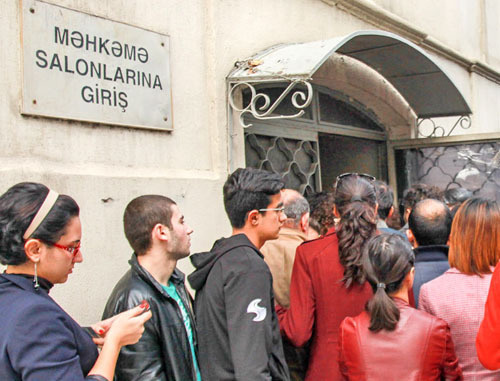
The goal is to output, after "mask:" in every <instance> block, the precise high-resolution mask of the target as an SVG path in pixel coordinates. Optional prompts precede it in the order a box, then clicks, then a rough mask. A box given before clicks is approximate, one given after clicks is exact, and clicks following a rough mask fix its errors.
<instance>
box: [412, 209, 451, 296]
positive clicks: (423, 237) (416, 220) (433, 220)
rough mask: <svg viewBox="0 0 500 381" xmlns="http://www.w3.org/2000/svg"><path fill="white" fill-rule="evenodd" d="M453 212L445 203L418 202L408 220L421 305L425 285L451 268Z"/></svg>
mask: <svg viewBox="0 0 500 381" xmlns="http://www.w3.org/2000/svg"><path fill="white" fill-rule="evenodd" d="M451 221H452V217H451V212H450V209H449V208H448V207H447V206H446V204H445V203H444V202H441V201H438V200H434V199H425V200H422V201H420V202H418V203H417V204H416V205H415V206H414V207H413V209H412V211H411V213H410V216H409V218H408V224H409V230H408V231H407V235H408V239H409V240H410V243H411V244H412V245H413V251H414V253H415V279H414V281H413V294H414V295H415V301H416V303H417V305H418V297H419V293H420V287H421V286H422V284H424V283H426V282H429V281H430V280H432V279H434V278H437V277H438V276H440V275H441V274H443V273H444V272H445V271H446V270H448V269H449V268H450V265H449V264H448V245H447V244H448V238H449V236H450V230H451Z"/></svg>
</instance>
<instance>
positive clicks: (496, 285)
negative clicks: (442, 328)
mask: <svg viewBox="0 0 500 381" xmlns="http://www.w3.org/2000/svg"><path fill="white" fill-rule="evenodd" d="M476 349H477V356H478V357H479V361H481V364H483V366H484V367H485V368H488V369H491V370H493V369H500V263H499V264H497V266H496V267H495V271H494V272H493V276H492V277H491V283H490V290H489V292H488V298H487V299H486V305H485V307H484V319H483V321H482V323H481V325H480V326H479V331H478V333H477V338H476Z"/></svg>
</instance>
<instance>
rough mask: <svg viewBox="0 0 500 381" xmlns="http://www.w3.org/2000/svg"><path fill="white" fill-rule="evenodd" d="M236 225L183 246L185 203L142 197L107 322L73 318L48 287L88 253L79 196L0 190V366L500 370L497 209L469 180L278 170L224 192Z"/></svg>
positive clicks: (404, 373) (255, 376) (92, 375)
mask: <svg viewBox="0 0 500 381" xmlns="http://www.w3.org/2000/svg"><path fill="white" fill-rule="evenodd" d="M223 200H224V207H225V210H226V213H227V216H228V218H229V222H230V224H231V227H232V234H231V235H230V236H229V237H227V238H221V239H219V240H217V241H215V243H214V245H213V247H212V248H211V249H210V250H209V251H207V252H202V253H196V254H193V255H191V256H190V260H191V262H192V264H193V266H194V268H195V270H194V271H193V272H192V273H191V274H190V275H189V276H188V277H187V281H188V282H189V284H190V286H191V287H192V289H193V290H194V291H195V295H194V299H193V298H192V296H191V294H190V293H189V291H188V290H187V288H186V280H185V276H184V274H183V273H182V272H181V271H180V270H179V269H178V268H177V261H178V260H179V259H182V258H185V257H187V256H189V255H190V254H191V253H190V251H191V250H190V246H191V245H190V235H191V233H192V232H193V230H192V229H191V228H190V227H189V225H188V224H187V222H186V221H185V218H184V216H183V214H182V212H181V210H180V209H179V207H178V206H177V204H176V203H175V201H173V200H171V199H170V198H168V197H166V196H163V195H143V196H139V197H137V198H135V199H133V200H132V201H130V203H129V204H128V205H127V207H126V209H125V212H124V218H123V224H124V233H125V236H126V238H127V240H128V242H129V244H130V246H131V248H132V250H133V254H132V256H131V258H130V261H129V264H130V269H129V270H128V271H127V272H126V273H125V274H124V275H123V277H122V278H121V279H120V280H119V282H118V283H117V284H116V286H115V288H114V289H113V291H112V293H111V295H110V296H109V299H108V302H107V304H106V306H105V308H104V313H103V316H102V320H101V321H100V322H97V323H95V324H93V325H92V326H90V327H81V326H80V325H78V324H77V323H76V322H75V321H74V320H73V319H72V318H71V317H70V316H69V315H68V314H67V313H66V312H65V311H64V310H63V309H62V308H61V307H60V306H59V305H58V304H57V303H56V302H55V301H54V300H53V299H52V298H51V297H50V296H49V291H50V289H51V288H52V287H53V285H54V284H58V283H64V282H65V281H66V280H67V278H68V275H69V274H70V273H71V272H72V270H73V267H74V266H75V264H76V263H79V262H81V261H82V253H81V251H80V241H81V230H82V229H81V222H80V218H79V207H78V205H77V204H76V202H75V201H74V200H73V199H72V198H71V197H70V196H67V195H59V194H58V193H56V192H55V191H54V190H51V189H49V188H48V187H46V186H45V185H42V184H37V183H20V184H17V185H14V186H13V187H11V188H10V189H8V190H7V191H6V192H5V193H4V194H3V195H2V196H0V263H2V264H3V265H6V266H7V267H6V270H5V272H4V273H3V274H0V311H1V314H0V324H1V325H2V329H1V330H0V352H1V353H0V379H1V380H13V381H16V380H18V381H40V380H100V381H106V380H107V381H111V380H116V381H132V380H163V381H167V380H179V381H185V380H186V381H187V380H195V381H200V380H210V381H212V380H213V381H218V380H308V381H316V380H332V381H336V380H374V381H377V380H384V381H386V380H442V379H446V380H496V379H500V370H499V369H500V267H498V266H497V263H498V261H499V260H500V208H499V206H498V205H497V203H496V202H495V201H491V200H487V199H484V198H481V197H475V196H474V195H473V194H472V193H471V192H470V191H467V190H465V189H461V188H452V189H449V190H447V191H446V192H443V191H442V190H440V189H439V188H437V187H435V186H429V185H425V184H415V185H413V186H412V187H411V188H409V189H407V190H406V191H405V192H404V194H403V197H402V198H401V200H400V204H399V209H398V208H396V207H395V205H394V194H393V191H392V189H391V187H390V186H389V185H387V184H386V183H384V182H382V181H379V180H376V179H375V178H374V177H372V176H370V175H366V174H359V173H346V174H343V175H340V176H338V177H337V179H336V183H335V184H334V187H333V189H332V191H331V192H321V193H318V194H314V195H310V196H307V197H304V195H302V194H300V193H299V192H297V191H296V190H292V189H285V185H284V183H283V181H282V179H281V177H280V176H279V175H277V174H273V173H270V172H267V171H263V170H258V169H252V168H246V169H238V170H236V171H235V172H233V173H232V174H231V175H230V176H229V177H228V179H227V181H226V182H225V184H224V187H223Z"/></svg>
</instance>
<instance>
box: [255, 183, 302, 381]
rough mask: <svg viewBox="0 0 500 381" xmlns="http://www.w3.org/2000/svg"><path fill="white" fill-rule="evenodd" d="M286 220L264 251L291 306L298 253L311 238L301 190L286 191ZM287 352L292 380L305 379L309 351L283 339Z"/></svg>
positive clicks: (282, 299) (279, 294)
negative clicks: (292, 283)
mask: <svg viewBox="0 0 500 381" xmlns="http://www.w3.org/2000/svg"><path fill="white" fill-rule="evenodd" d="M282 200H283V207H284V208H285V210H284V212H285V214H286V217H287V218H286V220H285V222H284V223H283V226H282V228H281V230H280V233H279V236H278V239H275V240H272V241H266V243H265V244H264V246H262V248H261V249H260V251H261V252H262V254H263V255H264V260H265V261H266V263H267V265H268V266H269V269H270V270H271V274H272V275H273V291H274V297H275V299H276V301H277V302H278V303H279V304H280V305H282V306H283V307H287V308H288V307H289V305H290V280H291V278H292V268H293V262H294V260H295V250H296V249H297V247H298V246H299V245H300V244H301V243H302V242H304V241H305V240H306V239H307V231H308V228H309V203H308V202H307V200H306V199H305V198H304V197H303V196H302V195H301V194H300V193H299V192H297V191H295V190H293V189H285V190H283V191H282ZM283 350H284V352H285V359H286V362H287V365H288V369H289V371H290V378H291V379H292V380H303V379H304V378H305V374H306V371H307V358H308V348H307V347H306V348H295V347H293V345H292V344H291V343H290V342H288V341H287V340H286V339H283Z"/></svg>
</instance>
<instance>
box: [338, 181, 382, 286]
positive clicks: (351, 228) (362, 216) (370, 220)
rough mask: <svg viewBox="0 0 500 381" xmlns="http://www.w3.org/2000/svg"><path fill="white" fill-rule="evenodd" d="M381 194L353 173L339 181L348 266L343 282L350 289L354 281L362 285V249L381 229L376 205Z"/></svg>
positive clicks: (344, 258)
mask: <svg viewBox="0 0 500 381" xmlns="http://www.w3.org/2000/svg"><path fill="white" fill-rule="evenodd" d="M376 205H377V195H376V192H375V187H374V186H373V184H372V183H371V182H370V181H369V180H367V179H366V178H364V177H360V176H358V175H355V174H353V175H349V176H346V177H343V178H341V179H339V180H338V181H337V186H336V189H335V206H336V207H337V211H338V212H339V214H340V223H339V225H338V227H337V236H338V239H339V258H340V263H341V264H342V266H343V267H344V277H343V278H342V281H343V282H344V283H345V286H346V288H348V287H350V286H351V284H352V283H353V282H357V283H360V284H362V283H363V282H364V281H365V274H364V271H363V268H362V263H361V260H362V249H363V246H364V245H365V244H366V241H367V240H368V239H370V238H371V237H372V236H373V235H374V234H375V232H376V231H377V225H376V221H377V216H376V212H375V206H376Z"/></svg>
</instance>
